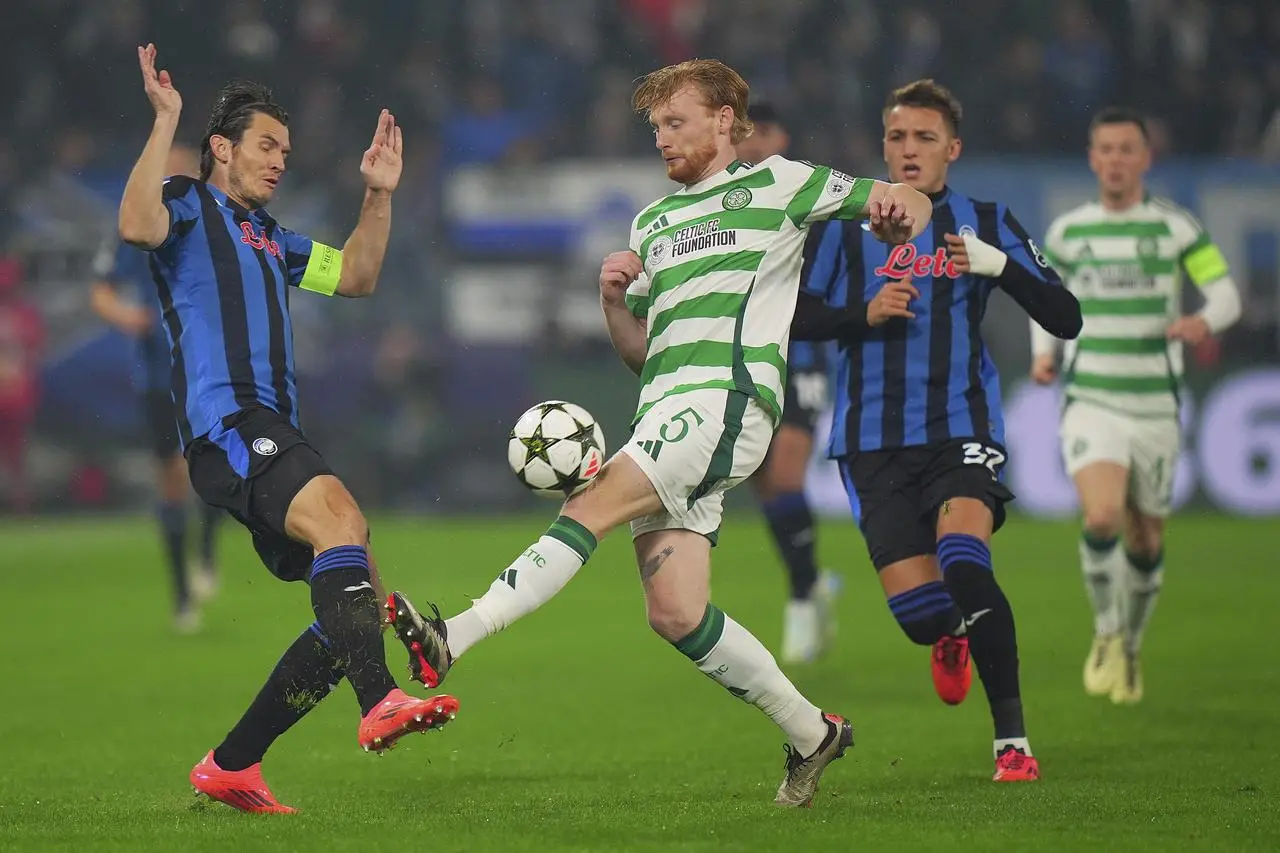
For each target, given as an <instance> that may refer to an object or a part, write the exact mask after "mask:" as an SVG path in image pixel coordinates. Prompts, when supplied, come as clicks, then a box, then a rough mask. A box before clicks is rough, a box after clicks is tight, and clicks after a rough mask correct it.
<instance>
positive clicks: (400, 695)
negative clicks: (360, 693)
mask: <svg viewBox="0 0 1280 853" xmlns="http://www.w3.org/2000/svg"><path fill="white" fill-rule="evenodd" d="M457 715H458V700H457V699H454V698H453V697H452V696H446V695H444V694H441V695H440V696H433V697H431V698H430V699H419V698H417V697H416V696H410V695H409V694H408V693H405V692H404V691H403V690H401V689H400V688H399V687H397V688H395V689H394V690H392V691H391V692H390V693H388V694H387V696H386V698H385V699H383V700H382V701H381V702H379V703H378V704H377V706H376V707H375V708H374V709H373V710H372V711H370V712H369V713H368V714H365V716H364V719H362V720H361V721H360V734H359V741H360V746H362V747H364V751H365V752H368V751H369V750H373V751H374V752H379V753H381V752H382V751H383V750H386V749H391V747H393V746H395V745H396V741H398V740H399V739H400V738H402V737H403V736H405V735H407V734H410V733H411V732H426V731H431V730H432V729H438V728H441V727H443V726H444V725H445V723H448V722H449V721H450V720H452V719H453V718H454V717H456V716H457Z"/></svg>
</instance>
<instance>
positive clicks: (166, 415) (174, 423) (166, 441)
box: [142, 389, 182, 459]
mask: <svg viewBox="0 0 1280 853" xmlns="http://www.w3.org/2000/svg"><path fill="white" fill-rule="evenodd" d="M142 408H143V412H142V413H143V416H144V417H145V418H146V419H147V432H148V433H149V434H150V437H151V452H152V453H154V454H155V455H156V458H157V459H168V458H169V457H171V456H177V455H179V454H181V453H182V443H181V442H180V441H179V440H178V415H177V412H176V411H175V410H174V402H173V395H172V394H170V393H169V391H168V390H167V389H150V390H148V391H147V392H146V393H145V394H143V396H142Z"/></svg>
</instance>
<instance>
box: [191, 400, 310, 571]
mask: <svg viewBox="0 0 1280 853" xmlns="http://www.w3.org/2000/svg"><path fill="white" fill-rule="evenodd" d="M187 466H188V468H189V470H190V472H191V485H192V487H193V488H194V489H195V490H196V494H198V495H199V496H200V498H201V499H202V500H203V501H204V502H205V503H208V504H211V505H213V506H216V507H221V508H223V509H225V510H226V511H227V512H229V513H231V515H232V516H233V517H235V519H236V520H237V521H239V522H240V523H241V524H243V525H244V526H245V527H247V528H249V532H250V533H252V534H253V547H254V549H255V550H257V552H258V556H259V557H261V558H262V562H263V563H264V564H265V565H266V567H267V568H268V569H269V570H270V571H271V573H272V574H273V575H275V576H276V577H278V578H280V579H281V580H285V581H297V580H305V579H306V578H307V577H308V576H309V575H310V573H311V562H312V557H313V552H312V549H311V546H310V545H306V544H304V543H301V542H296V541H294V540H293V539H290V538H289V536H288V535H287V534H286V533H285V530H284V520H285V515H286V514H287V513H288V512H289V504H291V503H292V502H293V499H294V497H295V496H297V494H298V492H300V491H302V487H303V486H305V485H306V484H307V483H309V482H311V480H313V479H314V478H315V477H318V476H320V475H322V474H332V473H333V471H331V470H330V469H329V466H328V465H327V464H326V463H325V461H324V459H323V458H322V457H321V456H320V454H319V453H317V452H316V450H315V448H313V447H312V446H311V445H310V444H308V443H307V439H306V436H304V435H303V434H302V431H301V430H299V429H298V428H297V427H295V426H294V425H293V424H292V423H290V422H289V419H288V418H286V417H284V416H283V415H281V414H279V413H278V412H275V411H272V410H271V409H267V408H262V407H254V408H249V409H243V410H241V411H239V412H237V413H236V414H234V415H229V416H227V417H225V418H223V419H222V424H221V425H220V427H219V428H218V429H215V430H214V431H213V432H212V433H210V434H209V435H208V436H204V437H202V438H197V439H196V440H195V441H193V442H191V444H190V445H189V446H188V447H187Z"/></svg>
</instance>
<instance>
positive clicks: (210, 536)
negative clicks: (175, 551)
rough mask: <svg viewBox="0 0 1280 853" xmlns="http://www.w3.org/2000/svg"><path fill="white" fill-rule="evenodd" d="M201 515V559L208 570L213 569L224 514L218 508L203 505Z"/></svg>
mask: <svg viewBox="0 0 1280 853" xmlns="http://www.w3.org/2000/svg"><path fill="white" fill-rule="evenodd" d="M202 507H203V509H202V511H201V513H200V559H202V560H203V561H204V564H205V566H206V567H207V568H210V569H212V568H213V565H214V563H213V557H214V551H215V546H216V545H217V543H218V525H219V524H220V523H221V522H222V517H223V515H225V514H226V513H224V512H223V511H222V510H221V509H219V508H218V507H216V506H210V505H209V504H202Z"/></svg>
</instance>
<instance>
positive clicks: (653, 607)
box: [645, 598, 707, 643]
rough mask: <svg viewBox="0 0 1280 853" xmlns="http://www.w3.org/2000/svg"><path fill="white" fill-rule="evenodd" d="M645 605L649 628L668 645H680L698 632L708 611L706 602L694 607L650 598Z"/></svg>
mask: <svg viewBox="0 0 1280 853" xmlns="http://www.w3.org/2000/svg"><path fill="white" fill-rule="evenodd" d="M645 605H646V607H645V610H646V614H647V616H648V617H649V627H650V628H652V629H653V631H654V633H655V634H657V635H658V636H659V637H661V638H662V639H664V640H666V641H667V642H668V643H678V642H680V641H681V640H683V639H684V638H685V637H687V636H689V635H690V634H692V633H693V632H694V631H696V630H697V628H698V626H699V625H700V624H702V617H703V614H704V613H705V612H706V609H707V605H706V602H703V603H702V604H701V605H700V606H694V605H693V604H691V603H689V602H681V601H667V600H661V599H654V598H649V599H648V600H647V601H646V602H645Z"/></svg>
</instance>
